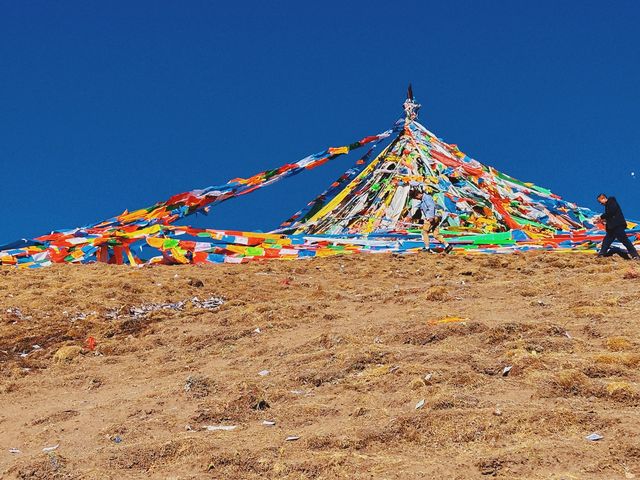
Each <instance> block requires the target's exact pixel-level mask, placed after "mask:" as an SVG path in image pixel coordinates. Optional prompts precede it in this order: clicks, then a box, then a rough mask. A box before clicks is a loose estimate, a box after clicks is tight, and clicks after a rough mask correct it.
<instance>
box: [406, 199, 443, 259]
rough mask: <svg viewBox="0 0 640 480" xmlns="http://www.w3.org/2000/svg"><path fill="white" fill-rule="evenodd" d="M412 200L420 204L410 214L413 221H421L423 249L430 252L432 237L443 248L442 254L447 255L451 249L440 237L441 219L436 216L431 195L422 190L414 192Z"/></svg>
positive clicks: (434, 204)
mask: <svg viewBox="0 0 640 480" xmlns="http://www.w3.org/2000/svg"><path fill="white" fill-rule="evenodd" d="M413 198H414V199H415V200H417V201H419V202H420V203H419V204H418V206H417V208H416V209H415V212H412V216H411V219H412V220H414V221H422V240H423V242H424V249H425V250H427V251H429V252H430V251H431V248H430V246H431V240H430V238H429V236H430V235H433V238H435V239H436V240H437V241H438V242H440V243H441V244H442V245H443V246H444V252H445V253H449V252H450V251H451V250H452V248H453V247H451V245H449V244H448V243H447V241H446V240H445V239H444V237H442V235H440V229H439V228H438V227H439V226H440V222H441V221H442V218H441V217H438V216H436V203H435V202H434V201H433V198H432V197H431V195H425V193H424V192H423V191H422V190H416V191H415V193H414V194H413Z"/></svg>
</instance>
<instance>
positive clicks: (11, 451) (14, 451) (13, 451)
mask: <svg viewBox="0 0 640 480" xmlns="http://www.w3.org/2000/svg"><path fill="white" fill-rule="evenodd" d="M9 453H22V452H21V451H20V450H19V449H18V448H10V449H9Z"/></svg>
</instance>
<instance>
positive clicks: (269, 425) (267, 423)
mask: <svg viewBox="0 0 640 480" xmlns="http://www.w3.org/2000/svg"><path fill="white" fill-rule="evenodd" d="M262 424H263V425H264V426H266V427H273V426H274V425H275V424H276V422H274V421H273V420H263V421H262Z"/></svg>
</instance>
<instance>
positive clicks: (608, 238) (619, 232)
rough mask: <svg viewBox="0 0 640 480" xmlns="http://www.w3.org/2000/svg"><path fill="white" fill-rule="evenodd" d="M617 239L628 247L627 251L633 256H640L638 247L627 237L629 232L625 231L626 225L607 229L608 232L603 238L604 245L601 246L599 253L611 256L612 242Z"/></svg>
mask: <svg viewBox="0 0 640 480" xmlns="http://www.w3.org/2000/svg"><path fill="white" fill-rule="evenodd" d="M616 240H617V241H619V242H620V243H622V244H623V245H624V247H625V248H626V249H627V252H629V255H631V256H632V257H637V256H638V252H637V251H636V248H635V247H634V246H633V243H631V241H630V240H629V239H628V238H627V233H626V232H625V231H624V227H617V228H614V229H612V230H607V234H606V235H605V236H604V239H603V240H602V246H601V247H600V251H599V252H598V255H601V256H603V257H608V256H611V255H609V253H610V247H611V244H612V243H613V242H615V241H616ZM611 253H617V252H611Z"/></svg>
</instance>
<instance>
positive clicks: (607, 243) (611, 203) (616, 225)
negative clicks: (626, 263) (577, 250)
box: [598, 193, 640, 260]
mask: <svg viewBox="0 0 640 480" xmlns="http://www.w3.org/2000/svg"><path fill="white" fill-rule="evenodd" d="M598 202H599V203H600V204H602V205H604V213H603V214H602V215H601V216H600V218H601V219H602V221H603V222H604V224H605V229H606V232H607V234H606V235H605V237H604V239H603V240H602V245H601V246H600V251H599V252H598V257H610V256H612V255H613V254H614V253H618V254H619V255H620V256H622V257H623V258H625V255H623V254H622V253H624V252H622V251H621V250H620V249H619V248H617V247H611V244H612V243H613V242H615V241H618V242H620V243H622V244H623V245H624V246H625V248H626V249H627V255H626V258H628V255H630V256H631V258H632V259H634V260H640V256H638V252H637V251H636V248H635V247H634V246H633V243H631V241H630V240H629V238H628V237H627V232H625V230H626V228H627V221H626V220H625V218H624V214H623V213H622V209H621V208H620V205H619V204H618V201H617V200H616V198H615V197H607V195H606V194H604V193H601V194H600V195H598ZM621 252H622V253H621Z"/></svg>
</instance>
